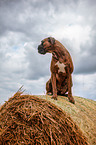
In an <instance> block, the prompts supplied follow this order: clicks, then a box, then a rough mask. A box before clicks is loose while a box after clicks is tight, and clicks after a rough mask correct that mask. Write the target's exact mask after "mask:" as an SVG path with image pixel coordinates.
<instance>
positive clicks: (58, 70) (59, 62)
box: [38, 37, 75, 104]
mask: <svg viewBox="0 0 96 145" xmlns="http://www.w3.org/2000/svg"><path fill="white" fill-rule="evenodd" d="M38 52H39V53H40V54H46V53H47V52H49V53H52V61H51V67H50V69H51V78H50V79H49V81H48V82H47V83H46V91H47V94H53V96H52V98H53V99H55V100H57V95H64V96H68V99H69V101H70V102H71V103H73V104H75V101H74V98H73V97H72V91H71V87H72V76H71V74H72V72H73V63H72V59H71V56H70V54H69V52H68V50H67V49H66V48H65V47H64V46H63V45H62V44H61V43H60V42H59V41H58V40H55V39H54V38H52V37H48V38H45V39H44V40H42V41H41V44H40V45H39V46H38Z"/></svg>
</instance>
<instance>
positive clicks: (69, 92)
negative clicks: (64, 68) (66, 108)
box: [68, 73, 75, 104]
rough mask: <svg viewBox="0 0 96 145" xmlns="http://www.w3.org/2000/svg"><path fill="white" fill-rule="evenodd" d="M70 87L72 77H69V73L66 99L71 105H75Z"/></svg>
mask: <svg viewBox="0 0 96 145" xmlns="http://www.w3.org/2000/svg"><path fill="white" fill-rule="evenodd" d="M71 87H72V77H71V74H70V73H69V76H68V99H69V101H70V102H71V103H73V104H75V101H74V98H73V96H72V91H71Z"/></svg>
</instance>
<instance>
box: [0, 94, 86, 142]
mask: <svg viewBox="0 0 96 145" xmlns="http://www.w3.org/2000/svg"><path fill="white" fill-rule="evenodd" d="M21 93H22V92H17V93H16V94H15V95H14V96H13V97H12V98H10V99H9V101H7V102H6V103H5V104H4V105H3V106H2V107H1V108H0V144H1V145H2V144H11V145H12V144H14V145H15V144H16V145H17V144H30V145H31V144H32V145H35V144H36V145H37V144H38V145H56V144H57V145H74V144H76V145H87V144H88V143H87V141H86V138H85V137H84V136H83V134H82V132H81V131H80V129H79V128H78V126H77V125H76V124H75V123H74V122H73V121H72V119H71V118H70V117H69V116H68V115H67V114H66V113H65V112H64V111H62V110H61V109H60V108H58V107H57V106H55V105H53V104H52V103H50V102H48V101H46V100H43V99H40V98H38V97H36V96H32V95H22V94H21Z"/></svg>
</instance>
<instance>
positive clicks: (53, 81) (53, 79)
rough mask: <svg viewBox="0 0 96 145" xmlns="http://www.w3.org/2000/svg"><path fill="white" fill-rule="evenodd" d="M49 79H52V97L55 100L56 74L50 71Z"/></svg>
mask: <svg viewBox="0 0 96 145" xmlns="http://www.w3.org/2000/svg"><path fill="white" fill-rule="evenodd" d="M51 79H52V90H53V96H52V99H54V100H57V87H56V74H55V73H52V75H51Z"/></svg>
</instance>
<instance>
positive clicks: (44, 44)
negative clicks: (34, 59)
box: [38, 37, 55, 54]
mask: <svg viewBox="0 0 96 145" xmlns="http://www.w3.org/2000/svg"><path fill="white" fill-rule="evenodd" d="M54 44H55V39H54V38H52V37H48V38H45V39H44V40H42V41H41V44H40V45H39V46H38V52H39V53H40V54H46V53H47V52H49V53H52V52H53V49H54V47H53V45H54Z"/></svg>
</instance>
